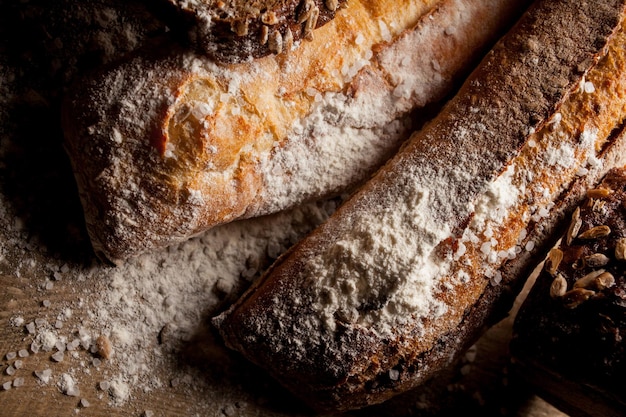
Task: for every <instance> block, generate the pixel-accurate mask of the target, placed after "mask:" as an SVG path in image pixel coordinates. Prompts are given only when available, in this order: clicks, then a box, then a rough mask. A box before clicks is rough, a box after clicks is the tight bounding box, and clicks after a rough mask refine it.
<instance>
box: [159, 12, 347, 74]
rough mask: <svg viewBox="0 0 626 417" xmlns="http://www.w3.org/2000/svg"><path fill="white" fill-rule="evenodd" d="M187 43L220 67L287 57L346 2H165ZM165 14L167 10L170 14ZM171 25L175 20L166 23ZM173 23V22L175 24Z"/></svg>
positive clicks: (310, 37) (311, 36)
mask: <svg viewBox="0 0 626 417" xmlns="http://www.w3.org/2000/svg"><path fill="white" fill-rule="evenodd" d="M164 2H165V3H166V4H168V5H169V6H170V7H169V9H171V10H172V11H174V13H168V14H169V15H172V16H177V17H178V18H179V20H180V21H181V22H180V24H181V25H182V26H183V28H184V29H185V31H186V32H187V34H188V38H189V40H190V41H191V42H192V44H194V45H195V46H197V47H198V48H199V49H200V51H202V52H203V53H206V54H207V55H209V56H210V57H212V58H214V59H217V60H219V61H222V62H230V63H234V62H242V61H248V60H250V59H254V58H259V57H262V56H266V55H269V54H281V53H283V52H286V51H288V50H289V49H290V48H291V47H292V46H293V45H294V43H298V42H299V41H302V40H312V39H313V36H314V30H315V29H317V28H318V27H320V26H323V25H324V24H326V23H328V22H329V21H330V20H332V19H333V18H334V17H335V13H336V12H337V10H338V9H339V8H340V7H342V6H345V4H346V0H267V1H262V2H260V1H256V2H252V1H241V0H226V1H224V0H217V1H215V0H199V1H187V0H164ZM168 11H169V10H168ZM169 20H171V21H173V19H169ZM174 23H176V22H174Z"/></svg>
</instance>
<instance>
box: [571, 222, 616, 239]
mask: <svg viewBox="0 0 626 417" xmlns="http://www.w3.org/2000/svg"><path fill="white" fill-rule="evenodd" d="M610 234H611V228H610V227H609V226H607V225H602V226H595V227H592V228H591V229H589V230H585V231H584V232H582V233H581V234H579V235H578V238H579V239H599V238H601V237H605V236H608V235H610Z"/></svg>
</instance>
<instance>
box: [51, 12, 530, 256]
mask: <svg viewBox="0 0 626 417" xmlns="http://www.w3.org/2000/svg"><path fill="white" fill-rule="evenodd" d="M527 2H528V0H428V1H423V2H414V1H411V0H402V1H394V2H390V1H386V2H382V1H380V2H363V3H361V2H358V1H352V2H350V4H349V5H348V6H346V8H345V10H342V12H345V13H341V14H338V15H337V16H336V17H335V19H333V20H332V21H331V22H329V23H328V24H326V25H325V26H324V27H321V28H319V29H318V30H317V35H316V36H315V38H314V39H313V40H312V41H310V42H306V43H305V44H303V45H301V46H300V47H299V48H297V49H296V50H294V51H291V53H289V54H286V55H281V56H267V57H265V58H261V59H257V60H254V61H252V62H249V63H245V64H238V65H229V66H219V65H215V63H214V62H212V61H211V60H209V59H207V58H206V56H202V55H197V54H194V53H191V52H190V51H188V50H187V49H184V48H181V47H180V46H177V44H175V43H174V44H170V43H168V44H165V45H160V46H161V47H160V48H150V49H147V50H145V49H144V50H141V51H140V52H138V53H137V54H136V55H134V56H133V57H130V58H128V59H125V60H123V61H122V62H121V63H119V64H118V65H115V66H113V67H111V68H107V69H106V70H104V71H103V72H100V73H98V74H95V75H90V76H89V77H88V78H86V79H83V80H81V82H80V83H79V84H77V86H76V89H75V90H74V91H72V92H71V93H68V95H67V100H66V105H65V106H64V109H63V119H64V123H63V124H64V133H65V138H66V141H65V145H66V149H67V151H68V155H69V156H70V160H71V162H72V165H73V168H74V172H75V176H76V180H77V183H78V186H79V191H80V195H81V199H82V202H83V206H84V211H85V220H86V223H87V227H88V230H89V234H90V237H91V240H92V243H93V246H94V249H95V251H96V253H98V254H100V255H101V257H102V258H106V259H108V260H111V261H113V262H121V261H123V260H124V259H127V258H128V257H130V256H135V255H137V254H140V253H143V252H145V251H149V250H153V249H155V248H162V247H165V246H167V245H170V244H175V243H178V242H181V241H183V240H185V239H188V238H189V237H190V236H193V235H194V234H197V233H200V232H202V231H204V230H206V229H208V228H210V227H213V226H215V225H218V224H221V223H225V222H228V221H233V220H236V219H241V218H245V217H252V216H258V215H263V214H268V213H271V212H276V211H278V210H282V209H286V208H289V207H292V206H294V205H297V204H300V203H301V202H303V201H306V200H311V199H316V198H322V197H329V196H331V195H335V194H338V193H341V192H344V191H345V190H346V189H348V188H349V187H352V186H354V184H356V183H358V182H360V181H362V180H364V179H365V178H368V177H369V176H370V175H371V173H372V172H373V171H374V170H375V169H377V168H378V167H379V166H380V165H382V164H383V163H384V161H386V160H387V159H388V158H389V156H390V155H392V154H393V153H394V152H395V151H396V150H397V149H398V147H400V145H401V144H402V142H403V141H404V140H405V139H406V138H407V137H408V136H409V133H410V130H409V126H408V124H407V123H405V121H406V119H407V116H408V115H409V112H412V111H414V113H416V114H417V113H420V112H422V113H426V112H423V110H424V107H426V106H429V105H434V104H437V103H438V102H439V101H441V100H443V99H444V97H446V95H448V94H449V93H451V92H452V91H453V89H454V88H456V87H457V86H458V84H457V83H460V81H461V80H462V79H463V78H464V77H465V76H466V75H467V73H468V72H469V70H470V69H471V68H472V67H473V66H474V65H475V64H476V61H478V60H479V59H480V57H482V56H483V55H484V53H485V52H486V49H487V47H488V46H490V45H493V42H495V40H496V39H497V37H498V36H499V35H500V34H501V33H502V31H504V29H505V28H506V27H508V25H509V24H510V22H511V21H512V20H514V19H516V18H517V17H519V15H520V14H521V12H522V11H523V10H524V8H525V7H526V6H527ZM392 3H393V5H394V6H395V7H392ZM385 4H387V6H388V7H383V5H385ZM336 51H341V53H340V54H338V53H336ZM428 113H430V112H428Z"/></svg>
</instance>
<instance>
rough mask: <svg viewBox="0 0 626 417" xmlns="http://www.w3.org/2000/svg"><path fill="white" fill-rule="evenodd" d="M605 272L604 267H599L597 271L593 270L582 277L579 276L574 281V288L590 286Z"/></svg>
mask: <svg viewBox="0 0 626 417" xmlns="http://www.w3.org/2000/svg"><path fill="white" fill-rule="evenodd" d="M604 272H605V270H604V269H598V270H596V271H592V272H590V273H588V274H587V275H585V276H584V277H582V278H579V279H578V280H576V282H575V283H574V288H590V287H592V286H593V283H594V281H595V279H596V278H597V277H599V276H600V275H602V274H603V273H604Z"/></svg>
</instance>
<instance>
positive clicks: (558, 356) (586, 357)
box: [511, 167, 626, 417]
mask: <svg viewBox="0 0 626 417" xmlns="http://www.w3.org/2000/svg"><path fill="white" fill-rule="evenodd" d="M625 262H626V168H623V167H622V168H616V169H613V170H611V171H610V172H609V173H608V174H607V175H606V177H605V178H604V179H603V181H602V183H600V184H599V185H598V186H597V187H595V188H592V189H590V190H589V191H588V192H587V197H586V199H585V200H584V202H583V203H582V204H581V205H580V206H579V207H577V208H576V209H575V210H574V212H573V213H572V215H571V218H570V219H569V223H568V224H567V227H566V228H565V231H564V233H563V234H562V236H561V239H560V241H559V243H558V244H557V245H556V246H555V247H554V248H552V249H551V250H550V252H549V254H548V256H547V258H546V261H545V263H544V265H543V268H542V270H541V272H540V273H539V275H538V276H537V279H536V281H535V283H534V285H533V287H532V288H531V290H530V292H529V294H528V295H527V297H526V299H525V300H524V303H523V304H522V306H521V307H520V310H519V312H518V314H517V316H516V318H515V323H514V328H513V339H512V341H511V353H512V355H513V369H514V370H515V371H516V372H515V373H516V374H518V375H521V376H522V377H524V378H525V379H527V380H528V381H529V382H530V383H531V384H532V386H534V387H537V388H538V389H539V393H540V394H541V395H542V396H544V397H545V398H546V399H548V400H549V401H550V402H552V403H553V404H555V405H556V406H558V407H559V408H560V409H562V410H563V411H565V412H567V413H568V414H570V415H572V416H581V417H582V416H594V417H596V416H597V417H600V416H602V417H617V416H623V415H626V398H625V397H624V375H625V374H626V350H625V348H626V339H625V338H624V334H623V329H624V326H625V325H626V276H625V275H624V273H625V272H626V268H625V265H626V263H625Z"/></svg>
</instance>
